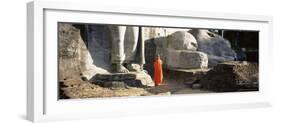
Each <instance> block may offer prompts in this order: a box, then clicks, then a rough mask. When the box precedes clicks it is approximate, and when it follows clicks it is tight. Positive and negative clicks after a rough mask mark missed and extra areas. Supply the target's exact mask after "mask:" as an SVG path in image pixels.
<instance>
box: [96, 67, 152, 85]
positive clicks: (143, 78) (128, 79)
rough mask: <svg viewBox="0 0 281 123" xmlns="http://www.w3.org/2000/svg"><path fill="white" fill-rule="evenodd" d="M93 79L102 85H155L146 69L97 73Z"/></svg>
mask: <svg viewBox="0 0 281 123" xmlns="http://www.w3.org/2000/svg"><path fill="white" fill-rule="evenodd" d="M91 81H92V83H94V84H97V85H100V86H102V87H113V86H115V85H123V83H124V84H125V85H126V86H131V87H145V86H154V82H153V80H152V79H151V77H150V76H149V75H148V74H147V73H145V71H141V72H130V73H109V74H97V75H96V76H95V77H94V78H93V80H91ZM118 83H120V84H118Z"/></svg>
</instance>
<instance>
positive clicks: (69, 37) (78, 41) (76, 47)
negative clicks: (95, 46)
mask: <svg viewBox="0 0 281 123" xmlns="http://www.w3.org/2000/svg"><path fill="white" fill-rule="evenodd" d="M58 40H59V41H58V46H59V51H58V59H59V72H58V73H59V80H63V79H69V78H71V79H80V78H81V74H83V75H85V76H89V77H90V76H91V75H92V74H93V73H94V71H95V66H94V65H93V64H92V63H93V60H92V58H91V55H90V53H89V51H88V49H87V46H86V44H85V42H84V41H83V40H82V38H81V35H80V30H79V29H78V28H76V27H74V26H73V25H72V24H68V23H59V26H58Z"/></svg>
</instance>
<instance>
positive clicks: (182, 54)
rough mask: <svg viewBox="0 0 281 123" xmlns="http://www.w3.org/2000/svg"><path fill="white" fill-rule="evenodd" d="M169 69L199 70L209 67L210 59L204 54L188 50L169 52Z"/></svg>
mask: <svg viewBox="0 0 281 123" xmlns="http://www.w3.org/2000/svg"><path fill="white" fill-rule="evenodd" d="M166 58H167V59H166V66H167V68H168V69H175V68H181V69H198V68H207V67H208V57H207V55H206V54H205V53H203V52H198V51H187V50H170V49H169V50H167V56H166Z"/></svg>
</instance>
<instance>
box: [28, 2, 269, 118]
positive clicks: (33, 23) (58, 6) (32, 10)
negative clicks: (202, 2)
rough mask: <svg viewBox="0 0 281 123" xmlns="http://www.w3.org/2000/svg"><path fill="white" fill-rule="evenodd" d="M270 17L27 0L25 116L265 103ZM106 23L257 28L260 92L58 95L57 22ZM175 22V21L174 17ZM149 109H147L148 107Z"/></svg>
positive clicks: (74, 115) (86, 115)
mask: <svg viewBox="0 0 281 123" xmlns="http://www.w3.org/2000/svg"><path fill="white" fill-rule="evenodd" d="M272 20H273V19H272V17H270V16H260V15H243V14H230V13H210V12H193V11H180V10H158V9H155V10H152V9H142V8H129V7H115V6H98V5H95V4H94V2H91V1H90V0H89V1H83V2H82V1H79V2H67V3H65V2H64V3H62V2H55V1H34V2H30V3H28V4H27V54H28V55H27V68H28V70H27V118H28V120H31V121H34V122H37V121H46V120H60V119H81V118H97V117H116V116H122V115H139V114H154V113H166V112H168V111H169V112H187V111H198V110H203V111H205V110H219V109H235V108H254V107H268V106H270V102H269V101H268V99H267V98H268V93H269V88H268V84H270V79H271V78H270V75H269V73H270V69H271V68H272V66H271V65H272V52H273V49H272V48H271V45H270V44H271V43H272V42H273V40H272ZM60 21H63V22H83V23H110V24H126V25H153V26H172V27H193V28H221V29H238V30H240V29H241V30H258V31H260V36H259V39H260V40H259V44H260V45H259V46H260V47H259V49H260V58H259V60H260V66H259V72H260V78H259V82H260V84H259V86H260V88H259V91H258V92H241V93H240V92H235V93H211V94H195V95H193V94H187V95H175V96H149V97H133V98H132V97H130V98H127V97H122V98H105V99H81V100H58V99H57V93H58V92H57V91H56V90H57V88H55V87H57V81H56V80H57V79H56V74H57V53H56V51H57V49H56V48H57V47H56V46H57V40H56V38H57V37H56V31H54V30H55V29H56V26H57V22H60ZM175 22H177V23H175ZM147 111H149V112H147Z"/></svg>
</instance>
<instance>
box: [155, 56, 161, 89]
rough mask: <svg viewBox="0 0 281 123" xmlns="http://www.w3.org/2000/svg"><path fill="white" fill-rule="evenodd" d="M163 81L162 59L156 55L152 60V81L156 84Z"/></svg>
mask: <svg viewBox="0 0 281 123" xmlns="http://www.w3.org/2000/svg"><path fill="white" fill-rule="evenodd" d="M162 81H163V71H162V61H161V59H160V58H159V57H158V58H156V59H155V61H154V82H155V85H156V86H158V85H160V84H161V83H162Z"/></svg>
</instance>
